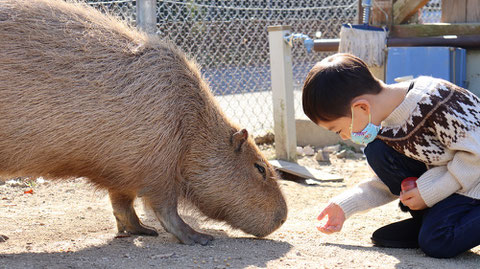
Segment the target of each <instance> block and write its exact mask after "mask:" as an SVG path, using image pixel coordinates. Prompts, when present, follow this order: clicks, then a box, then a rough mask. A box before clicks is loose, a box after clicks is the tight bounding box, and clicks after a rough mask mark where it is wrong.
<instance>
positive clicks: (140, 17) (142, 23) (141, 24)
mask: <svg viewBox="0 0 480 269" xmlns="http://www.w3.org/2000/svg"><path fill="white" fill-rule="evenodd" d="M156 10H157V1H156V0H137V27H138V28H140V29H142V30H143V31H145V32H147V33H149V34H154V33H155V32H156V31H157V14H156Z"/></svg>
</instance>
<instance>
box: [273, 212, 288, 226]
mask: <svg viewBox="0 0 480 269" xmlns="http://www.w3.org/2000/svg"><path fill="white" fill-rule="evenodd" d="M273 220H274V221H275V223H279V224H280V225H282V224H283V223H284V222H285V220H287V214H285V212H284V211H277V213H275V217H274V219H273Z"/></svg>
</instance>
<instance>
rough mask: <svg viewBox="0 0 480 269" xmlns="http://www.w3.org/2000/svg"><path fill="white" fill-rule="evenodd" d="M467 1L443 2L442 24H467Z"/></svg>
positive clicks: (444, 0) (443, 0)
mask: <svg viewBox="0 0 480 269" xmlns="http://www.w3.org/2000/svg"><path fill="white" fill-rule="evenodd" d="M466 9H467V0H442V19H441V22H448V23H452V22H466V19H467V18H466V16H467V10H466Z"/></svg>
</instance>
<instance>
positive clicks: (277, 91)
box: [268, 26, 297, 161]
mask: <svg viewBox="0 0 480 269" xmlns="http://www.w3.org/2000/svg"><path fill="white" fill-rule="evenodd" d="M291 29H292V28H291V27H290V26H269V27H268V37H269V43H270V70H271V78H272V98H273V121H274V132H275V151H276V155H277V158H278V159H281V160H285V161H296V159H297V154H296V148H297V137H296V130H295V110H294V105H293V71H292V52H291V48H290V45H288V44H287V42H285V39H284V37H285V36H286V35H288V34H290V31H291Z"/></svg>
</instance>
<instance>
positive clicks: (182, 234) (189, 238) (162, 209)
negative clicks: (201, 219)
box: [149, 201, 213, 245]
mask: <svg viewBox="0 0 480 269" xmlns="http://www.w3.org/2000/svg"><path fill="white" fill-rule="evenodd" d="M149 202H150V206H151V207H152V209H153V211H154V212H155V215H156V216H157V218H158V219H159V220H160V223H161V224H162V226H163V228H165V230H166V231H167V232H169V233H171V234H173V235H174V236H175V237H177V239H178V240H180V242H182V243H183V244H186V245H193V244H195V243H198V244H201V245H207V244H208V243H209V242H210V241H212V240H213V236H211V235H208V234H203V233H199V232H197V231H195V230H194V229H192V228H191V227H190V226H188V224H186V223H185V222H184V221H183V220H182V218H180V216H179V215H178V211H177V203H176V201H175V203H173V201H169V202H167V203H163V204H155V203H154V204H152V203H151V201H149Z"/></svg>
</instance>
